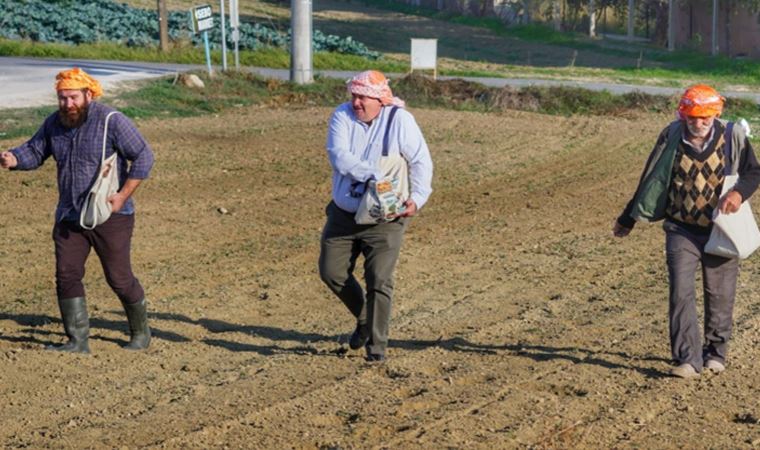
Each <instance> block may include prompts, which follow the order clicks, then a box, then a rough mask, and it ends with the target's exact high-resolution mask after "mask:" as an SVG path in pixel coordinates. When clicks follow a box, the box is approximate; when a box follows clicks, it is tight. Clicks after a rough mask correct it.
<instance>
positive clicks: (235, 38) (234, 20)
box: [222, 0, 240, 70]
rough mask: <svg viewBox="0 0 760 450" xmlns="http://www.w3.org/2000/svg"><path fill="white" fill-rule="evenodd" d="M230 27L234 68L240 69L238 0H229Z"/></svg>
mask: <svg viewBox="0 0 760 450" xmlns="http://www.w3.org/2000/svg"><path fill="white" fill-rule="evenodd" d="M222 1H224V0H222ZM230 28H232V42H234V43H235V69H237V70H240V45H239V43H240V9H239V8H238V0H230Z"/></svg>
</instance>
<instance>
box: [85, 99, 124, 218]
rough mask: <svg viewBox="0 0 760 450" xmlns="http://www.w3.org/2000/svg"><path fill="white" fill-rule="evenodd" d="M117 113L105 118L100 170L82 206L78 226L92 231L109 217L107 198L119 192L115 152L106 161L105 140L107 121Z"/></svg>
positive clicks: (113, 112) (106, 137)
mask: <svg viewBox="0 0 760 450" xmlns="http://www.w3.org/2000/svg"><path fill="white" fill-rule="evenodd" d="M116 113H117V111H111V112H110V113H108V115H107V116H106V123H105V126H104V130H103V151H102V153H101V156H100V169H99V170H98V177H97V179H95V183H94V184H93V185H92V188H90V192H89V193H88V194H87V197H86V198H85V200H84V204H82V212H81V214H80V216H79V225H80V226H81V227H82V228H84V229H86V230H92V229H93V228H95V227H96V226H98V225H100V224H102V223H103V222H105V221H106V220H108V218H109V217H111V204H110V203H109V202H108V197H110V196H112V195H113V194H115V193H117V192H118V191H119V168H118V166H117V164H116V157H117V152H114V153H113V155H111V156H109V157H108V159H106V140H107V139H108V119H110V118H111V116H112V115H113V114H116Z"/></svg>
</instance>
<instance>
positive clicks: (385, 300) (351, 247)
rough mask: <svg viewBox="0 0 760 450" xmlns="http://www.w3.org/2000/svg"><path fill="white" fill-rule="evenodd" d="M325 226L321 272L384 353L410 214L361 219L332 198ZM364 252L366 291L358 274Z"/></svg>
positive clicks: (373, 345) (371, 344)
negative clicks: (382, 220)
mask: <svg viewBox="0 0 760 450" xmlns="http://www.w3.org/2000/svg"><path fill="white" fill-rule="evenodd" d="M326 214H327V223H326V224H325V228H324V230H323V231H322V239H321V242H320V254H319V275H320V277H321V278H322V281H324V283H325V284H326V285H327V287H329V288H330V289H331V290H332V291H333V292H334V293H335V294H336V295H337V296H338V297H339V298H340V299H341V300H342V301H343V303H344V304H345V305H346V307H348V309H349V311H351V314H353V315H354V317H356V319H357V320H358V321H359V322H360V323H366V324H368V325H369V326H370V327H371V337H370V340H369V343H368V344H367V349H368V351H369V353H373V354H384V353H385V349H386V347H387V346H388V328H389V325H390V319H391V302H392V299H393V272H394V270H395V268H396V261H398V255H399V251H400V250H401V243H402V241H403V238H404V230H405V229H406V223H407V221H408V219H406V218H404V219H398V220H396V221H394V222H389V223H383V224H378V225H357V224H356V222H354V214H353V213H350V212H347V211H343V210H342V209H340V208H338V207H337V206H336V205H335V203H333V202H330V204H329V205H327V209H326ZM359 255H364V281H365V283H366V286H367V291H366V296H365V293H364V290H363V289H362V287H361V285H360V284H359V282H358V281H357V280H356V278H355V277H354V274H353V272H354V268H355V267H356V260H357V258H358V257H359Z"/></svg>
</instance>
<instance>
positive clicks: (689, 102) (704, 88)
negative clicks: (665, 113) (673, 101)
mask: <svg viewBox="0 0 760 450" xmlns="http://www.w3.org/2000/svg"><path fill="white" fill-rule="evenodd" d="M725 101H726V99H725V98H723V97H722V96H721V95H720V94H718V91H716V90H715V89H713V88H712V87H710V86H708V85H706V84H697V85H695V86H692V87H690V88H688V89H686V92H684V93H683V96H682V97H681V101H680V102H678V115H679V116H680V117H681V118H685V117H686V116H692V117H712V116H719V115H720V114H721V113H722V112H723V103H724V102H725Z"/></svg>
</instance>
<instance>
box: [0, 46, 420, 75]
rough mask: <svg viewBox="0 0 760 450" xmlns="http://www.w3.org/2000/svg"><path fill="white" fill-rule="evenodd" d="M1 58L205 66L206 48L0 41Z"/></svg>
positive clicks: (256, 56) (274, 64)
mask: <svg viewBox="0 0 760 450" xmlns="http://www.w3.org/2000/svg"><path fill="white" fill-rule="evenodd" d="M0 56H30V57H36V58H71V59H101V60H118V61H146V62H164V63H179V64H201V65H203V64H206V56H205V53H204V51H203V49H202V48H196V47H191V46H189V45H187V46H179V47H175V48H172V49H170V50H169V51H168V52H166V53H163V52H161V51H159V49H158V48H145V47H127V46H125V45H120V44H114V43H108V42H103V43H98V44H81V45H68V44H54V43H40V42H32V41H15V40H9V39H0ZM231 58H233V54H232V52H229V53H228V62H229V61H231ZM211 62H212V64H214V65H220V64H221V63H222V52H221V51H219V50H217V51H212V52H211ZM240 64H241V65H243V66H255V67H271V68H283V69H285V68H288V67H289V66H290V53H289V52H287V51H285V50H283V49H277V48H264V49H261V50H256V51H248V50H245V51H241V52H240ZM313 65H314V68H315V69H336V70H360V69H361V70H364V69H377V70H382V71H385V72H405V71H406V70H407V69H408V67H407V65H405V64H400V63H398V62H394V61H388V60H384V59H382V58H380V59H379V60H370V59H367V58H363V57H361V56H356V55H344V54H341V53H330V52H317V53H315V54H314V55H313Z"/></svg>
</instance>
